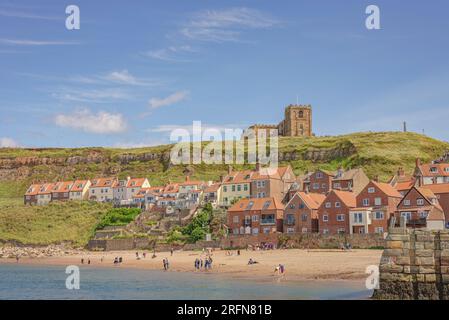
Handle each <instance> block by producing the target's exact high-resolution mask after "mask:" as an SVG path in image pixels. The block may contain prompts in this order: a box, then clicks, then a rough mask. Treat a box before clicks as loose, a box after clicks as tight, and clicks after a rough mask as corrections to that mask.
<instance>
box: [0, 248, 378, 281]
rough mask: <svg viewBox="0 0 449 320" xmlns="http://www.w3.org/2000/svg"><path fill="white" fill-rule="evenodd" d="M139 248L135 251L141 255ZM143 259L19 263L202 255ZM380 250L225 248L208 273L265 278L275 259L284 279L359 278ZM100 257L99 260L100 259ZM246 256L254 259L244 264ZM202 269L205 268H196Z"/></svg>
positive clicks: (184, 261) (174, 261)
mask: <svg viewBox="0 0 449 320" xmlns="http://www.w3.org/2000/svg"><path fill="white" fill-rule="evenodd" d="M142 252H143V251H140V252H139V254H140V256H142ZM146 253H147V256H146V258H145V259H143V258H141V259H140V260H137V259H136V251H132V252H130V251H118V252H112V251H111V252H85V253H83V254H77V255H71V256H57V257H44V258H26V257H24V258H21V259H20V261H19V263H20V264H30V265H32V264H36V265H80V264H81V259H82V258H84V263H85V264H87V260H88V259H90V260H91V266H94V267H95V266H98V267H118V268H141V269H149V270H151V269H153V270H155V269H156V270H162V269H163V264H162V259H163V258H168V259H169V261H170V271H172V272H173V271H178V272H193V271H195V269H194V260H195V259H196V258H205V257H206V255H205V254H203V253H202V252H201V251H175V252H174V254H173V256H170V252H158V253H157V257H156V258H154V259H152V258H151V255H152V253H151V252H148V251H147V252H146ZM381 254H382V251H381V250H353V251H339V250H310V251H308V250H297V249H288V250H271V251H246V250H241V254H240V256H237V254H236V251H233V255H232V256H228V255H226V252H225V251H221V250H218V251H214V252H212V258H213V268H212V270H210V271H207V272H209V273H219V274H223V275H226V276H231V277H232V278H248V279H251V278H259V279H269V278H271V277H273V275H274V272H273V271H274V268H275V266H276V265H278V264H279V263H282V264H284V265H285V268H286V273H285V276H284V278H285V280H292V281H295V280H306V279H332V280H339V279H363V278H366V277H367V274H366V273H365V270H366V267H367V266H369V265H378V264H379V261H380V257H381ZM116 256H120V257H123V263H122V264H121V265H120V266H114V265H113V260H114V257H116ZM101 258H103V262H101ZM249 258H252V259H253V260H256V261H257V262H258V263H257V264H254V265H247V263H248V260H249ZM0 263H8V264H15V263H16V262H15V260H14V259H0ZM199 272H205V271H199Z"/></svg>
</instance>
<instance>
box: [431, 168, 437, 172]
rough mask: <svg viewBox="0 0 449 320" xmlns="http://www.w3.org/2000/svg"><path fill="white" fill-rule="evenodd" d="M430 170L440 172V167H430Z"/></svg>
mask: <svg viewBox="0 0 449 320" xmlns="http://www.w3.org/2000/svg"><path fill="white" fill-rule="evenodd" d="M430 172H432V173H435V172H438V168H437V167H431V168H430Z"/></svg>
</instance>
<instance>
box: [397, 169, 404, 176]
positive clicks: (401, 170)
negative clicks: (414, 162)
mask: <svg viewBox="0 0 449 320" xmlns="http://www.w3.org/2000/svg"><path fill="white" fill-rule="evenodd" d="M404 175H405V174H404V168H402V167H399V168H398V177H403V176H404Z"/></svg>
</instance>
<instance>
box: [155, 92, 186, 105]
mask: <svg viewBox="0 0 449 320" xmlns="http://www.w3.org/2000/svg"><path fill="white" fill-rule="evenodd" d="M188 96H189V91H177V92H175V93H173V94H171V95H169V96H168V97H165V98H151V99H150V101H149V102H148V104H149V105H150V108H151V109H157V108H161V107H166V106H170V105H172V104H175V103H178V102H181V101H183V100H185V99H187V98H188Z"/></svg>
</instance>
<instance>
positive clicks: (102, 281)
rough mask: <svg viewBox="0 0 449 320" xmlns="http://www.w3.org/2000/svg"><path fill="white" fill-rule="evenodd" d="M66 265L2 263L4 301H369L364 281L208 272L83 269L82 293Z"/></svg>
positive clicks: (0, 279) (1, 297) (0, 288)
mask: <svg viewBox="0 0 449 320" xmlns="http://www.w3.org/2000/svg"><path fill="white" fill-rule="evenodd" d="M67 277H68V275H67V274H66V273H65V267H63V266H35V265H33V266H30V265H20V264H19V265H16V264H5V265H0V300H5V299H102V300H105V299H150V300H151V299H161V300H166V299H170V300H183V299H195V300H196V299H224V300H226V299H232V300H239V299H249V300H253V299H257V300H263V299H367V298H369V297H370V296H371V294H372V291H370V290H367V289H366V288H365V281H363V280H361V281H324V280H319V281H300V282H290V281H282V280H281V281H279V280H276V279H272V278H269V279H267V280H266V281H258V280H249V279H248V280H242V279H232V278H230V277H227V276H221V275H217V274H204V273H182V272H164V271H156V270H141V269H124V268H120V267H117V268H98V267H89V266H82V267H80V289H79V290H68V289H67V288H66V278H67Z"/></svg>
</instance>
